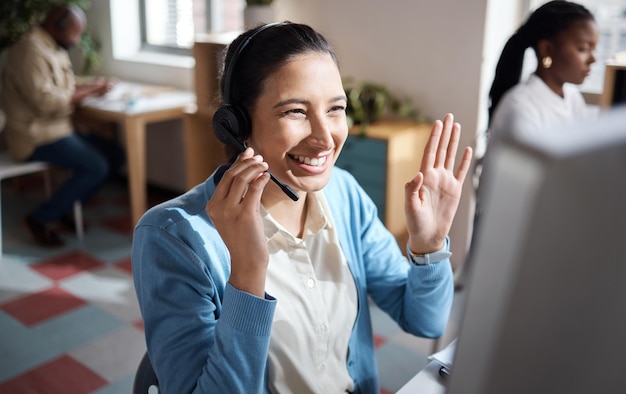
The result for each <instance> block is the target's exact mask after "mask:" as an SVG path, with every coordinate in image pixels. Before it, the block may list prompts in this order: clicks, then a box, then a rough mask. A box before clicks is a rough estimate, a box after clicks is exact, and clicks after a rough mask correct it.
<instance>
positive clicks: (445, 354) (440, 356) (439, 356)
mask: <svg viewBox="0 0 626 394" xmlns="http://www.w3.org/2000/svg"><path fill="white" fill-rule="evenodd" d="M456 341H457V338H455V339H454V340H453V341H452V342H450V344H449V345H448V346H446V347H445V348H443V349H442V350H440V351H438V352H437V353H434V354H431V355H430V356H428V359H429V360H431V361H434V362H436V363H437V364H439V365H441V367H442V372H443V373H445V374H448V375H449V374H450V372H452V362H453V361H454V352H455V351H456Z"/></svg>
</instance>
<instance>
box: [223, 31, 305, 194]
mask: <svg viewBox="0 0 626 394" xmlns="http://www.w3.org/2000/svg"><path fill="white" fill-rule="evenodd" d="M286 24H288V22H276V23H268V24H266V25H262V26H260V27H257V28H256V30H254V31H253V32H252V33H251V34H250V35H249V36H248V37H247V38H246V39H245V40H243V42H241V43H240V44H239V45H238V46H237V48H236V50H235V53H234V54H233V55H232V58H231V60H230V63H229V64H228V67H227V68H226V70H225V72H224V77H223V78H224V93H223V95H224V105H222V106H221V107H220V108H218V109H217V111H215V114H214V115H213V132H214V133H215V136H216V137H217V139H218V140H220V141H221V142H223V143H224V144H233V145H235V146H236V147H237V148H238V149H239V150H240V151H242V152H243V151H244V150H246V146H245V145H244V143H243V141H242V135H249V134H250V132H251V130H252V122H251V121H250V115H249V114H248V111H247V110H246V108H244V107H243V106H241V105H237V104H233V103H231V101H230V100H231V95H232V87H231V85H232V84H231V79H232V75H233V72H234V70H235V66H236V63H237V60H238V59H239V57H240V56H241V54H242V52H243V51H244V49H246V47H247V46H248V45H249V44H250V42H251V41H252V39H253V38H254V37H255V36H256V35H257V34H259V33H261V32H263V31H265V30H267V29H270V28H272V27H274V26H282V25H286ZM267 173H269V174H270V179H271V180H272V181H274V183H276V184H277V185H278V187H280V188H281V190H282V191H283V192H284V193H285V194H286V195H287V196H289V198H291V199H292V200H293V201H298V198H299V197H298V195H297V194H296V192H294V191H293V190H292V189H291V188H290V187H289V186H288V185H286V184H284V183H283V182H281V181H280V180H278V178H276V177H275V176H274V174H272V173H271V172H270V171H269V170H267Z"/></svg>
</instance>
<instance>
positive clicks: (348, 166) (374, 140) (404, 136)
mask: <svg viewBox="0 0 626 394" xmlns="http://www.w3.org/2000/svg"><path fill="white" fill-rule="evenodd" d="M430 130H431V125H428V124H416V123H411V122H407V121H396V120H393V121H380V122H377V123H375V124H372V125H369V126H368V127H367V130H366V133H365V135H361V132H360V127H358V126H355V127H353V128H352V129H351V130H350V135H349V136H348V139H347V140H346V143H345V145H344V148H343V151H342V152H341V155H340V156H339V158H338V160H337V163H336V165H337V166H338V167H341V168H343V169H345V170H347V171H349V172H350V173H351V174H352V175H353V176H354V177H355V178H356V179H357V180H358V182H359V183H360V184H361V186H362V187H363V189H365V191H366V192H367V194H368V195H369V196H370V197H371V198H372V200H373V201H374V203H375V204H376V206H377V207H378V215H379V217H380V219H381V220H382V221H383V223H385V226H386V227H387V228H388V229H389V230H390V231H391V232H392V233H393V234H394V235H395V236H396V238H398V241H399V242H401V243H403V242H406V222H405V219H404V184H405V183H406V182H408V181H409V180H411V179H412V178H413V177H414V176H415V175H417V173H418V172H419V168H420V164H421V161H422V156H423V153H424V147H425V146H426V142H427V141H428V136H429V134H430Z"/></svg>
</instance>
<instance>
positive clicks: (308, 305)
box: [262, 192, 358, 393]
mask: <svg viewBox="0 0 626 394" xmlns="http://www.w3.org/2000/svg"><path fill="white" fill-rule="evenodd" d="M307 198H308V199H309V200H308V208H307V215H306V220H305V225H304V232H303V236H302V239H299V238H296V237H294V236H293V235H292V234H290V233H289V232H288V231H287V230H286V229H285V228H284V227H282V226H281V225H280V224H279V223H278V222H276V221H275V220H274V219H273V218H272V217H271V216H270V215H269V214H268V213H267V211H265V210H264V209H263V210H262V213H263V217H264V221H265V235H266V237H267V242H268V247H269V250H270V263H269V269H268V273H267V281H266V291H267V293H268V294H271V295H272V296H274V297H276V299H277V300H278V302H277V307H276V312H275V315H274V321H273V326H272V334H271V340H270V349H269V385H270V389H271V391H272V392H275V393H285V392H297V393H345V392H346V391H352V390H353V387H354V384H353V382H352V378H351V377H350V375H349V373H348V369H347V365H346V359H347V356H348V354H347V353H348V342H349V340H350V335H351V333H352V328H353V326H354V322H355V319H356V313H357V306H358V301H357V294H356V287H355V284H354V278H353V277H352V274H351V272H350V269H349V267H348V265H347V262H346V258H345V256H344V254H343V251H342V250H341V246H340V245H339V238H338V236H337V233H336V229H335V226H334V225H333V222H332V218H331V215H330V210H329V208H328V205H327V203H326V199H325V198H324V195H323V193H321V192H317V193H309V194H308V197H307Z"/></svg>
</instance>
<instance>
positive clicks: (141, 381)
mask: <svg viewBox="0 0 626 394" xmlns="http://www.w3.org/2000/svg"><path fill="white" fill-rule="evenodd" d="M153 387H154V388H153ZM155 389H156V390H155ZM158 389H159V380H158V379H157V376H156V374H155V373H154V369H152V363H150V358H149V357H148V352H146V353H145V354H144V355H143V358H142V359H141V362H140V363H139V367H138V368H137V373H136V374H135V381H134V382H133V394H146V393H149V394H157V393H158V392H159V390H158Z"/></svg>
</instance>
